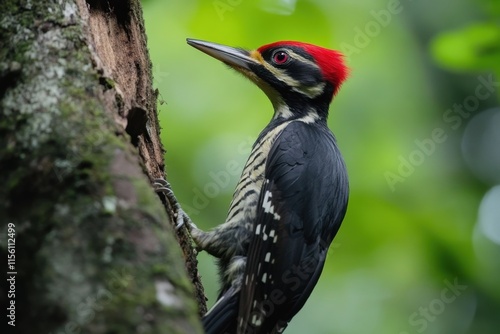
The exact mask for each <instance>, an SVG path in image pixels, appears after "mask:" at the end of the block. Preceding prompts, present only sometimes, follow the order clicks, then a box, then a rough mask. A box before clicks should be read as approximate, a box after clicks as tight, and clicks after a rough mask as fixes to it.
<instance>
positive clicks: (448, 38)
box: [431, 23, 500, 71]
mask: <svg viewBox="0 0 500 334" xmlns="http://www.w3.org/2000/svg"><path fill="white" fill-rule="evenodd" d="M431 51H432V54H433V56H434V58H435V59H436V61H437V62H438V63H439V64H440V65H441V66H443V67H445V68H448V69H452V70H459V71H470V70H492V69H499V68H500V62H499V61H498V60H499V58H500V27H499V26H498V25H496V24H494V23H477V24H474V25H470V26H468V27H466V28H464V29H461V30H458V31H451V32H444V33H441V34H440V35H438V36H437V37H436V38H435V39H434V41H433V42H432V45H431Z"/></svg>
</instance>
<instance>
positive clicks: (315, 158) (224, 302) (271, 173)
mask: <svg viewBox="0 0 500 334" xmlns="http://www.w3.org/2000/svg"><path fill="white" fill-rule="evenodd" d="M187 43H188V44H189V45H191V46H193V47H195V48H196V49H198V50H201V51H203V52H204V53H206V54H208V55H210V56H212V57H214V58H216V59H218V60H220V61H222V62H224V63H225V64H227V65H229V66H230V67H232V68H233V69H235V70H236V71H238V72H240V73H242V74H243V75H244V76H246V77H247V78H249V79H250V80H251V81H253V82H254V83H255V84H257V86H258V87H260V88H261V89H262V90H263V91H264V93H265V94H266V95H267V96H268V98H269V99H270V101H271V103H272V105H273V108H274V114H273V116H272V119H271V121H270V123H269V124H268V125H267V126H266V127H265V128H264V130H263V131H262V132H261V133H260V135H259V136H258V138H257V141H256V142H255V144H254V145H253V147H252V150H251V153H250V156H249V158H248V161H247V162H246V165H245V167H244V168H243V172H242V174H241V178H240V181H239V183H238V185H237V186H236V190H235V192H234V195H233V199H232V202H231V204H230V207H229V211H228V215H227V219H226V221H225V223H223V224H221V225H219V226H217V227H215V228H214V229H212V230H211V231H208V232H205V231H202V230H200V229H198V228H197V227H196V226H195V225H194V224H192V223H191V222H189V224H187V227H188V228H189V230H190V233H191V236H192V238H193V240H194V242H195V243H196V244H197V246H198V247H199V248H200V249H202V250H205V251H207V252H208V253H209V254H211V255H213V256H215V257H216V258H217V259H218V266H219V270H220V278H221V289H220V293H219V296H218V299H217V301H216V303H215V305H214V306H213V307H212V308H211V309H210V310H209V311H208V312H207V314H206V315H205V316H204V317H203V319H202V322H203V325H204V328H205V331H206V333H208V334H221V333H230V334H233V333H237V334H246V333H254V334H268V333H282V332H283V331H284V330H285V328H286V326H287V324H288V322H289V321H290V320H291V319H292V317H293V316H294V315H295V314H297V312H298V311H299V310H300V309H301V308H302V306H303V305H304V303H305V302H306V300H307V298H308V297H309V295H310V294H311V292H312V290H313V288H314V286H315V285H316V283H317V281H318V279H319V276H320V274H321V271H322V269H323V265H324V262H325V258H326V254H327V251H328V247H329V246H330V244H331V242H332V240H333V238H334V237H335V235H336V233H337V231H338V229H339V227H340V225H341V222H342V220H343V218H344V215H345V213H346V210H347V202H348V195H349V194H348V193H349V185H348V178H347V171H346V167H345V164H344V161H343V158H342V156H341V154H340V151H339V148H338V146H337V143H336V139H335V137H334V135H333V134H332V132H331V131H330V129H329V128H328V126H327V117H328V109H329V105H330V102H331V101H332V99H333V97H334V96H335V94H336V93H337V92H338V90H339V88H340V86H341V85H342V83H343V82H344V80H345V79H346V78H347V75H348V70H347V67H346V66H345V64H344V61H343V57H342V55H341V54H340V53H339V52H337V51H334V50H329V49H326V48H322V47H319V46H315V45H312V44H307V43H301V42H295V41H283V42H276V43H272V44H267V45H264V46H261V47H260V48H258V49H256V50H253V51H247V50H244V49H240V48H232V47H229V46H224V45H220V44H216V43H211V42H206V41H201V40H195V39H187Z"/></svg>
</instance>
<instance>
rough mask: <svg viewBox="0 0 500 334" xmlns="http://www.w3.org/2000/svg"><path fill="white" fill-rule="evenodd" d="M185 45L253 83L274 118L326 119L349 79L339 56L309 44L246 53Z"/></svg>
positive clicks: (193, 42) (216, 46) (197, 43)
mask: <svg viewBox="0 0 500 334" xmlns="http://www.w3.org/2000/svg"><path fill="white" fill-rule="evenodd" d="M187 42H188V44H189V45H191V46H193V47H195V48H197V49H199V50H201V51H203V52H205V53H206V54H208V55H210V56H212V57H214V58H216V59H218V60H220V61H222V62H224V63H226V64H227V65H229V66H230V67H232V68H234V69H235V70H237V71H238V72H241V73H243V74H244V75H245V76H246V77H248V78H249V79H250V80H252V81H253V82H254V83H256V84H257V85H258V86H259V87H260V88H261V89H262V90H263V91H264V92H265V93H266V95H267V96H268V97H269V99H270V100H271V102H272V104H273V106H274V109H275V117H276V118H278V117H283V118H291V117H300V116H301V115H304V114H305V113H309V112H310V111H314V112H315V113H316V114H317V115H318V116H319V117H321V118H324V119H326V117H327V115H328V106H329V104H330V102H331V100H332V98H333V96H334V95H335V94H336V93H337V91H338V90H339V88H340V86H341V85H342V83H343V82H344V81H345V79H346V78H347V75H348V69H347V67H346V65H345V64H344V61H343V56H342V54H341V53H339V52H337V51H335V50H329V49H325V48H322V47H319V46H316V45H312V44H307V43H301V42H294V41H283V42H276V43H272V44H267V45H264V46H261V47H260V48H258V49H256V50H252V51H248V50H245V49H240V48H233V47H229V46H225V45H220V44H216V43H211V42H205V41H200V40H194V39H188V40H187Z"/></svg>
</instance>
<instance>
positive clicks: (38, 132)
mask: <svg viewBox="0 0 500 334" xmlns="http://www.w3.org/2000/svg"><path fill="white" fill-rule="evenodd" d="M163 154H164V151H163V148H162V145H161V143H160V139H159V125H158V119H157V109H156V92H155V91H154V90H153V88H152V74H151V63H150V60H149V55H148V52H147V47H146V36H145V31H144V24H143V19H142V12H141V8H140V2H139V1H137V0H109V1H98V0H86V1H85V0H51V1H41V0H38V1H35V0H32V1H29V0H25V1H19V0H17V1H15V0H2V1H1V2H0V222H1V225H0V227H1V230H2V232H4V233H2V240H0V253H1V255H0V257H1V259H2V261H5V262H4V263H5V265H4V268H5V266H6V265H7V263H6V262H7V256H8V254H15V262H11V263H10V265H12V267H10V268H8V269H7V270H6V271H8V272H15V274H12V275H9V276H8V277H10V276H13V277H14V279H15V284H14V285H12V284H10V285H8V286H7V291H2V294H1V296H0V299H1V303H2V305H1V307H2V308H3V307H7V306H8V305H10V303H12V300H14V302H15V328H13V327H11V326H10V325H6V322H7V321H8V320H9V319H8V318H7V321H6V320H5V318H4V319H3V320H2V327H3V326H4V325H5V326H7V328H8V329H9V330H13V329H15V331H16V332H19V333H201V332H202V329H201V325H200V322H199V319H198V314H199V313H204V312H205V310H206V308H205V297H204V293H203V288H202V286H201V283H200V280H199V277H198V273H197V270H196V258H195V254H194V251H193V249H192V247H191V243H190V240H189V237H188V235H186V233H185V232H184V230H183V229H181V230H179V231H178V232H176V231H175V230H174V228H173V227H172V221H173V220H174V213H173V211H172V206H171V205H170V203H168V201H167V200H166V199H165V198H164V197H162V198H161V199H162V201H163V205H162V201H160V200H158V196H157V195H156V194H155V192H154V190H153V188H152V187H151V180H153V179H154V178H158V177H164V162H163ZM165 208H167V210H165ZM8 227H10V228H11V230H9V229H8ZM12 231H14V235H11V237H12V236H13V237H14V238H15V245H14V247H15V248H14V247H13V245H12V242H10V245H9V243H8V241H7V234H8V232H9V233H11V232H12ZM9 238H10V237H9ZM12 249H14V251H15V253H13V251H12ZM186 266H187V270H186ZM4 282H5V281H4ZM2 286H3V284H2ZM1 289H2V290H3V288H1ZM12 289H14V291H15V297H14V298H10V297H8V294H7V293H3V292H9V291H11V290H12ZM4 310H5V309H4ZM11 313H12V312H11ZM2 332H5V331H2Z"/></svg>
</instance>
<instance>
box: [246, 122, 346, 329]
mask: <svg viewBox="0 0 500 334" xmlns="http://www.w3.org/2000/svg"><path fill="white" fill-rule="evenodd" d="M347 182H348V181H347V173H346V169H345V166H344V162H343V160H342V157H341V155H340V152H339V150H338V148H337V146H336V144H335V139H334V137H333V135H332V134H331V132H330V130H329V129H328V128H327V127H326V125H324V126H322V125H319V126H318V125H317V124H306V123H303V122H300V121H296V122H292V123H290V124H289V125H288V126H287V127H286V128H285V129H284V130H283V132H282V133H281V134H280V136H279V137H278V138H277V140H276V141H275V143H274V144H273V146H272V147H271V150H270V153H269V158H268V161H267V164H266V170H265V180H264V185H263V188H262V190H261V193H260V200H259V207H258V209H257V210H258V211H257V212H258V213H257V219H256V222H255V226H254V236H253V237H252V241H251V243H250V246H249V252H248V257H247V265H246V269H245V276H244V278H243V286H242V289H241V292H240V301H239V313H238V320H237V321H238V324H237V325H238V333H247V332H251V333H278V332H280V331H281V330H282V329H284V328H285V327H286V325H287V323H288V321H290V319H291V318H292V317H293V316H294V315H295V314H296V313H297V312H298V311H299V310H300V309H301V308H302V306H303V305H304V303H305V302H306V300H307V298H308V297H309V295H310V294H311V292H312V290H313V288H314V286H315V285H316V282H317V281H318V279H319V275H320V274H321V271H322V269H323V264H324V261H325V258H326V252H327V250H328V247H329V245H330V243H331V241H332V240H333V237H334V236H335V234H336V233H337V231H338V229H339V227H340V224H341V222H342V219H343V218H344V214H345V211H346V207H347V198H348V183H347Z"/></svg>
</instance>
